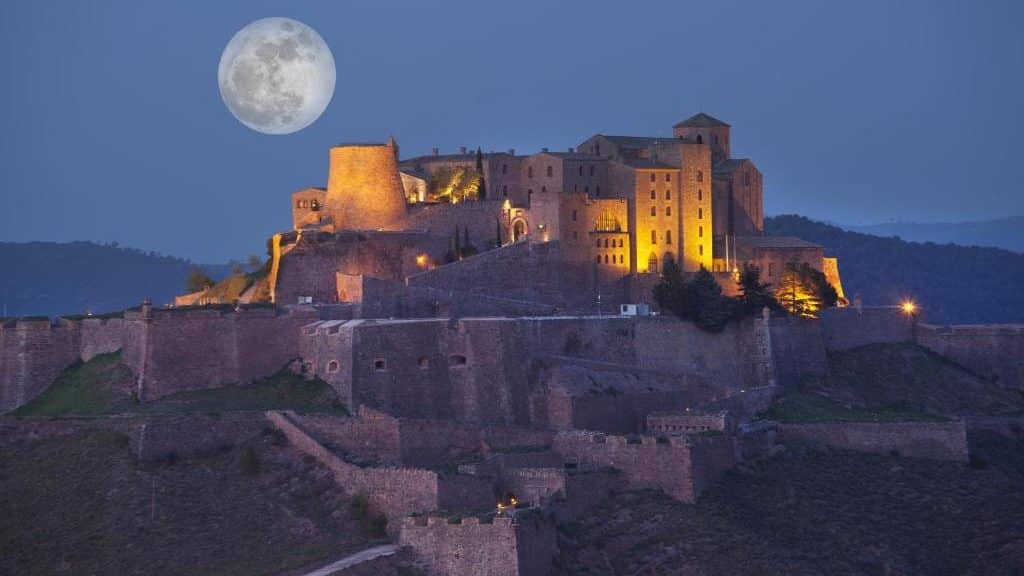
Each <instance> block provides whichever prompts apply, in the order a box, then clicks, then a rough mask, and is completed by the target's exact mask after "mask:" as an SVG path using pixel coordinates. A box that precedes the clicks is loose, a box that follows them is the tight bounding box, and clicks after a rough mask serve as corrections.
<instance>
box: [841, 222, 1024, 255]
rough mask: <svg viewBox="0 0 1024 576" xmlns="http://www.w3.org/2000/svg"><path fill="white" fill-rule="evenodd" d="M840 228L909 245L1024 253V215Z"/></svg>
mask: <svg viewBox="0 0 1024 576" xmlns="http://www.w3.org/2000/svg"><path fill="white" fill-rule="evenodd" d="M843 228H846V229H847V230H850V231H853V232H863V233H865V234H873V235H875V236H898V237H900V238H901V239H903V240H909V241H911V242H934V243H936V244H959V245H961V246H991V247H993V248H1003V249H1006V250H1011V251H1013V252H1020V253H1024V216H1010V217H1008V218H999V219H997V220H987V221H980V222H935V223H915V222H888V223H884V224H871V225H868V226H843Z"/></svg>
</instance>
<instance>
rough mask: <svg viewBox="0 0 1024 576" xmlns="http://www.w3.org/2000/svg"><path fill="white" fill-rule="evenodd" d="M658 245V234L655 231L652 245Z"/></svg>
mask: <svg viewBox="0 0 1024 576" xmlns="http://www.w3.org/2000/svg"><path fill="white" fill-rule="evenodd" d="M657 243H658V233H657V232H656V231H654V230H651V244H657Z"/></svg>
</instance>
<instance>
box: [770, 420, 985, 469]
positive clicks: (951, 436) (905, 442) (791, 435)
mask: <svg viewBox="0 0 1024 576" xmlns="http://www.w3.org/2000/svg"><path fill="white" fill-rule="evenodd" d="M778 440H779V442H780V443H782V444H807V445H811V446H828V447H832V448H842V449H846V450H857V451H860V452H875V453H879V454H889V453H893V452H895V453H898V454H899V455H901V456H906V457H909V458H931V459H935V460H953V461H957V462H966V461H967V431H966V427H965V425H964V422H963V421H959V420H958V421H954V422H825V423H813V424H779V427H778Z"/></svg>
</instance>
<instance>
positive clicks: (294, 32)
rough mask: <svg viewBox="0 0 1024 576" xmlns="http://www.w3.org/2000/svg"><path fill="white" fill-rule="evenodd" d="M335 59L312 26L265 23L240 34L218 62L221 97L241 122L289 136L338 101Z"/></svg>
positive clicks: (276, 21) (266, 20) (273, 20)
mask: <svg viewBox="0 0 1024 576" xmlns="http://www.w3.org/2000/svg"><path fill="white" fill-rule="evenodd" d="M335 73H336V72H335V69H334V56H333V55H332V54H331V49H330V48H328V47H327V43H326V42H324V39H323V38H321V37H320V35H319V34H317V33H316V30H313V29H312V28H310V27H309V26H306V25H305V24H303V23H302V22H298V21H296V20H292V19H290V18H264V19H262V20H257V21H255V22H253V23H251V24H249V25H248V26H246V27H245V28H242V29H241V30H239V31H238V33H237V34H235V35H234V37H233V38H231V41H230V42H228V45H227V46H226V47H225V48H224V53H223V54H222V55H221V57H220V68H219V69H218V71H217V80H218V82H219V83H220V95H221V98H223V99H224V104H225V105H227V107H228V110H230V111H231V113H232V114H234V116H235V118H237V119H238V121H239V122H241V123H242V124H245V125H246V126H248V127H249V128H252V129H253V130H256V131H258V132H262V133H264V134H291V133H292V132H298V131H299V130H302V129H303V128H305V127H306V126H309V125H310V124H312V123H313V122H315V121H316V119H317V118H319V117H320V115H321V114H323V112H324V110H325V109H327V105H328V104H330V102H331V97H332V96H334V80H335Z"/></svg>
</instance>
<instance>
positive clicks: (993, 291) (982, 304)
mask: <svg viewBox="0 0 1024 576" xmlns="http://www.w3.org/2000/svg"><path fill="white" fill-rule="evenodd" d="M764 225H765V233H766V234H769V235H773V236H797V237H799V238H803V239H804V240H807V241H810V242H814V243H816V244H820V245H822V246H824V247H825V252H826V254H828V255H830V256H836V257H838V258H839V268H840V273H841V274H842V278H843V287H844V289H845V291H846V295H847V297H848V298H850V299H851V300H852V299H853V298H854V297H855V296H857V295H860V297H861V298H862V300H863V302H864V304H865V305H892V304H895V303H898V302H900V301H901V300H903V299H905V298H913V299H914V300H916V301H918V302H919V303H920V304H921V305H922V306H924V308H925V318H926V319H927V321H929V322H934V323H944V324H945V323H949V324H971V323H1019V322H1024V290H1022V289H1021V286H1022V285H1024V254H1017V253H1015V252H1010V251H1008V250H1001V249H999V248H981V247H968V246H957V245H953V244H946V245H939V244H934V243H931V242H925V243H917V242H906V241H904V240H901V239H899V238H891V237H890V238H882V237H879V236H872V235H870V234H861V233H859V232H849V231H846V230H843V229H842V228H839V227H836V226H830V225H828V224H823V223H821V222H815V221H813V220H810V219H808V218H804V217H803V216H797V215H782V216H774V217H771V218H766V219H765V223H764Z"/></svg>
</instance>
